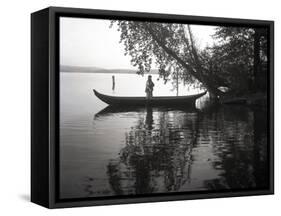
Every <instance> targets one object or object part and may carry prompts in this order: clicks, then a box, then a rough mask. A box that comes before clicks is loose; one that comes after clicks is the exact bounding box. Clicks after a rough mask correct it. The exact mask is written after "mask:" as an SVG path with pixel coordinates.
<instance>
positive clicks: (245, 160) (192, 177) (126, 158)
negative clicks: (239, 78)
mask: <svg viewBox="0 0 281 216" xmlns="http://www.w3.org/2000/svg"><path fill="white" fill-rule="evenodd" d="M132 109H133V110H134V109H137V110H134V112H138V113H139V115H138V118H137V121H136V122H135V124H134V125H132V126H131V127H130V129H129V130H127V131H126V132H125V146H124V147H123V148H122V149H121V150H120V152H119V155H118V157H116V158H114V159H111V160H110V161H109V163H108V166H107V175H108V181H109V184H110V186H111V190H112V191H113V192H114V194H116V195H126V194H149V193H161V192H176V191H198V190H220V189H250V188H265V187H267V186H268V175H266V173H267V150H266V148H267V143H266V134H267V131H266V122H267V121H266V115H265V111H263V110H253V109H250V108H248V107H240V106H234V107H232V106H219V107H218V106H211V107H209V108H208V109H202V110H201V111H200V110H196V109H192V110H185V109H184V108H178V109H175V108H171V109H169V108H152V107H146V108H130V109H128V108H127V109H124V108H123V109H121V108H113V107H108V108H106V109H105V110H102V111H101V112H99V113H98V114H97V115H96V116H95V119H99V120H102V119H103V118H108V117H110V116H111V115H114V114H116V113H118V114H119V115H120V113H121V115H129V113H130V112H132V111H133V110H132Z"/></svg>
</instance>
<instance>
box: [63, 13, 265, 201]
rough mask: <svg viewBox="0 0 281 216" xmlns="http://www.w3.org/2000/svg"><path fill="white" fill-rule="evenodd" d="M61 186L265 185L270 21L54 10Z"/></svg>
mask: <svg viewBox="0 0 281 216" xmlns="http://www.w3.org/2000/svg"><path fill="white" fill-rule="evenodd" d="M59 50H60V53H59V86H60V89H59V98H60V100H59V164H58V166H59V183H58V184H59V192H58V193H59V198H60V199H64V200H66V199H77V198H102V197H114V196H119V197H120V196H134V195H136V196H140V195H144V196H146V195H153V194H174V193H200V192H202V193H212V192H221V191H223V192H227V191H229V192H234V191H248V190H249V191H251V190H263V189H268V188H269V184H270V179H269V178H270V177H269V176H270V175H269V160H270V158H269V147H268V146H269V140H268V137H269V136H268V133H269V131H268V121H269V119H268V95H269V94H268V87H269V86H268V83H269V82H268V79H269V29H268V28H266V27H259V26H250V25H249V26H246V25H243V26H237V25H235V26H231V25H200V24H194V23H177V22H153V21H151V22H149V21H137V20H125V19H124V20H121V19H120V20H119V19H96V18H79V17H63V16H61V17H60V18H59Z"/></svg>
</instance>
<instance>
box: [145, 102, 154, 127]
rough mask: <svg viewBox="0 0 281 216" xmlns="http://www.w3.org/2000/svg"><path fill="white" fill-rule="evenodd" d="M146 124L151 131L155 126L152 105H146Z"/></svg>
mask: <svg viewBox="0 0 281 216" xmlns="http://www.w3.org/2000/svg"><path fill="white" fill-rule="evenodd" d="M145 125H146V128H147V129H148V130H149V131H150V132H151V130H152V128H153V127H152V125H153V112H152V107H151V106H147V107H146V118H145Z"/></svg>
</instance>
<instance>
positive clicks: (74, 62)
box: [60, 17, 215, 69]
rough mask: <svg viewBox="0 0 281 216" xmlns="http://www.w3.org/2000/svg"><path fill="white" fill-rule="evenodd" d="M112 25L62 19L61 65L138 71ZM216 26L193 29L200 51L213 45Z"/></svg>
mask: <svg viewBox="0 0 281 216" xmlns="http://www.w3.org/2000/svg"><path fill="white" fill-rule="evenodd" d="M109 25H110V21H109V20H102V19H92V18H69V17H62V18H60V64H61V65H71V66H86V67H89V66H90V67H91V66H92V67H100V68H104V69H136V68H134V67H133V66H132V65H131V64H130V57H129V56H125V55H124V47H123V44H120V43H119V41H120V32H118V31H117V28H116V27H113V28H109ZM214 28H215V27H214V26H199V25H191V29H192V32H193V34H194V36H195V38H196V41H197V43H198V45H199V47H201V48H203V47H205V46H206V45H207V44H208V45H212V43H213V42H212V41H213V40H212V38H211V35H212V34H213V33H214Z"/></svg>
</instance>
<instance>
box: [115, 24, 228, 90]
mask: <svg viewBox="0 0 281 216" xmlns="http://www.w3.org/2000/svg"><path fill="white" fill-rule="evenodd" d="M114 23H116V24H117V27H118V31H120V32H121V35H120V43H123V44H124V47H125V55H130V57H131V63H132V65H133V66H136V67H138V73H139V74H143V73H145V72H149V71H150V69H151V65H152V62H153V59H155V61H156V65H157V66H158V69H159V75H160V77H162V78H163V79H164V80H166V79H167V78H168V77H169V76H170V75H171V76H172V78H176V77H179V78H180V79H182V80H183V81H184V82H185V83H188V84H193V85H197V86H202V87H205V88H207V89H208V90H209V92H212V93H213V94H215V95H220V94H221V93H222V92H221V91H220V90H218V89H217V88H218V87H219V86H220V85H221V84H222V83H220V81H221V80H215V79H214V78H215V76H214V77H212V78H210V74H211V73H210V70H212V68H211V67H212V64H211V62H210V53H209V52H208V51H207V50H204V51H201V50H199V49H198V48H197V46H196V43H195V40H194V36H193V34H192V31H191V28H190V26H189V25H185V24H174V23H173V24H172V23H151V22H136V21H124V20H121V21H120V20H118V21H112V24H114ZM223 84H225V83H223Z"/></svg>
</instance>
